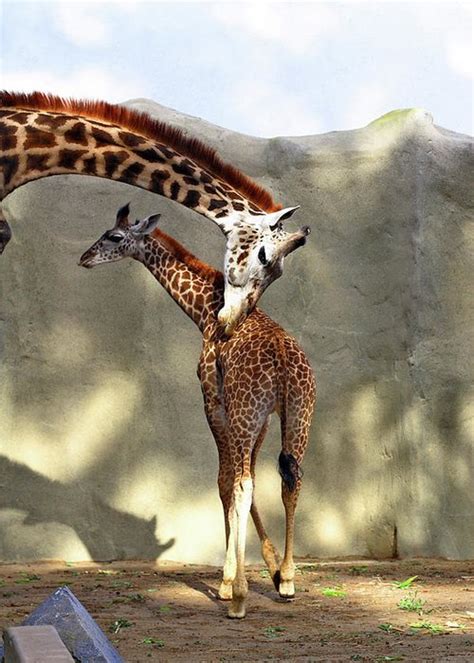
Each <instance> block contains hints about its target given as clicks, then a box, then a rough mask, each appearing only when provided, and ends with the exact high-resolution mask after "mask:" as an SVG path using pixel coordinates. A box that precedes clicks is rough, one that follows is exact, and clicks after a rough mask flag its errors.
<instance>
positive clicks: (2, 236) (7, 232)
mask: <svg viewBox="0 0 474 663" xmlns="http://www.w3.org/2000/svg"><path fill="white" fill-rule="evenodd" d="M11 238H12V231H11V228H10V226H9V224H8V222H7V220H6V219H5V217H4V216H3V214H2V212H1V210H0V255H2V253H3V252H4V251H5V247H6V245H7V244H8V242H9V241H10V240H11Z"/></svg>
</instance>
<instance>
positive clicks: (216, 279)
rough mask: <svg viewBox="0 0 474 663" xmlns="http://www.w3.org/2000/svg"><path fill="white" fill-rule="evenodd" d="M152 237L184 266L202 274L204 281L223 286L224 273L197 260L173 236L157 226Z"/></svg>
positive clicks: (199, 274)
mask: <svg viewBox="0 0 474 663" xmlns="http://www.w3.org/2000/svg"><path fill="white" fill-rule="evenodd" d="M152 237H154V238H155V239H157V240H158V241H159V242H160V244H162V245H163V246H164V247H165V249H166V250H167V251H169V252H170V253H171V254H172V255H173V256H175V258H177V260H179V261H180V262H182V263H183V264H185V265H186V267H189V269H190V270H191V271H192V272H194V274H197V275H198V276H202V278H203V279H205V280H206V281H211V283H214V284H215V285H217V286H219V287H222V288H223V287H224V275H223V274H222V272H219V270H217V269H214V267H211V266H210V265H208V264H207V263H205V262H202V260H199V258H196V256H193V254H192V253H190V251H188V250H187V249H186V248H184V246H183V245H182V244H180V243H179V242H178V241H177V240H175V239H174V237H171V236H170V235H167V234H166V233H164V232H163V231H162V230H160V229H159V228H156V230H154V231H153V233H152Z"/></svg>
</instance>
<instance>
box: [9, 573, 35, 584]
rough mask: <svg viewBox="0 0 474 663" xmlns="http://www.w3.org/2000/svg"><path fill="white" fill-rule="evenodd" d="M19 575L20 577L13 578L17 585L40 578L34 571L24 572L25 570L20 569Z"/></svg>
mask: <svg viewBox="0 0 474 663" xmlns="http://www.w3.org/2000/svg"><path fill="white" fill-rule="evenodd" d="M20 575H21V578H18V579H17V580H15V583H16V584H17V585H27V584H28V583H29V582H34V581H35V580H40V579H41V576H38V575H36V573H26V571H22V572H21V574H20Z"/></svg>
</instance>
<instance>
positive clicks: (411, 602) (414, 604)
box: [397, 592, 426, 614]
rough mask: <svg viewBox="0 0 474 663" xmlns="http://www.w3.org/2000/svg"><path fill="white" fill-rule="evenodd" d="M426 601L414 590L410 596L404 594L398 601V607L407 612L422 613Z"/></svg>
mask: <svg viewBox="0 0 474 663" xmlns="http://www.w3.org/2000/svg"><path fill="white" fill-rule="evenodd" d="M425 603H426V601H425V600H424V599H420V598H419V597H418V593H417V592H412V594H411V595H410V596H404V597H403V598H402V599H400V601H399V602H398V604H397V605H398V607H399V608H400V610H406V611H407V612H418V613H419V614H421V612H423V606H424V605H425Z"/></svg>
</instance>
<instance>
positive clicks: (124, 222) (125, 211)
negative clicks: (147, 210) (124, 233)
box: [115, 203, 130, 230]
mask: <svg viewBox="0 0 474 663" xmlns="http://www.w3.org/2000/svg"><path fill="white" fill-rule="evenodd" d="M129 214H130V203H127V204H126V205H124V206H123V207H121V208H120V209H119V211H118V212H117V218H116V220H115V227H116V228H121V229H122V230H125V229H126V228H128V225H129V222H128V215H129Z"/></svg>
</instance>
